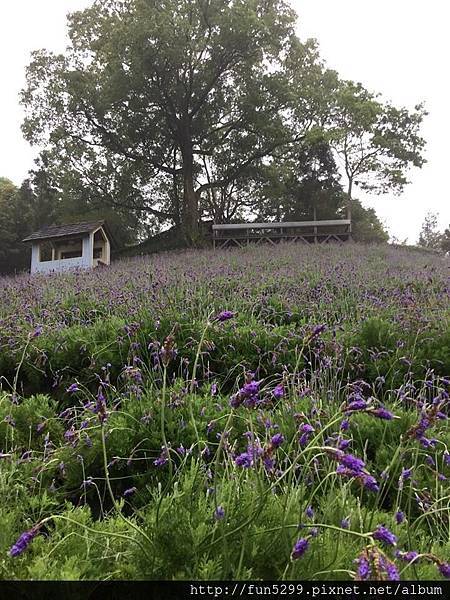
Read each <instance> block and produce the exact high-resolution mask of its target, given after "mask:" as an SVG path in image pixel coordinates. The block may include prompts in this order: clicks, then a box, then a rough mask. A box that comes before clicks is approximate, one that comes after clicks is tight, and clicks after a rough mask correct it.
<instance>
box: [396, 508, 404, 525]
mask: <svg viewBox="0 0 450 600" xmlns="http://www.w3.org/2000/svg"><path fill="white" fill-rule="evenodd" d="M404 520H405V513H404V512H402V511H401V510H398V511H397V512H396V513H395V521H396V523H397V525H400V523H403V521H404Z"/></svg>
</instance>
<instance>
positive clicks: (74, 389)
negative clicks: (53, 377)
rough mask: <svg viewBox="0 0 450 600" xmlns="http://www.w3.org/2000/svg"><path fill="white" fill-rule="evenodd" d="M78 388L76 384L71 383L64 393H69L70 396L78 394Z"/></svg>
mask: <svg viewBox="0 0 450 600" xmlns="http://www.w3.org/2000/svg"><path fill="white" fill-rule="evenodd" d="M79 391H80V388H79V387H78V384H77V383H72V384H71V385H69V387H68V388H67V390H66V392H69V393H70V394H73V393H75V392H79Z"/></svg>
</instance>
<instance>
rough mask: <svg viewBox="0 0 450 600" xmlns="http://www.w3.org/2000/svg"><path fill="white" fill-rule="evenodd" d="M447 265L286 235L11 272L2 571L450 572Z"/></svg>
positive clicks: (0, 439)
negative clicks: (272, 243) (265, 241)
mask: <svg viewBox="0 0 450 600" xmlns="http://www.w3.org/2000/svg"><path fill="white" fill-rule="evenodd" d="M448 267H449V263H448V261H446V259H444V258H442V257H441V256H438V255H434V254H429V253H420V252H413V251H410V250H406V249H398V248H393V247H388V246H385V247H364V246H359V245H356V244H354V245H348V246H340V247H339V246H336V247H335V246H328V247H320V246H319V247H307V248H305V247H303V246H301V245H280V246H278V247H276V248H274V247H249V248H246V249H243V250H233V251H219V252H213V251H209V250H208V251H207V250H205V251H188V252H182V253H179V254H177V253H172V254H167V255H162V254H161V255H158V256H152V257H142V258H136V259H130V260H124V261H119V262H116V263H115V264H114V265H112V266H111V267H108V268H104V269H97V270H95V271H92V272H77V273H69V274H64V275H50V276H33V277H29V276H26V275H23V276H18V277H16V278H3V279H1V280H0V345H1V352H0V373H1V381H2V384H1V393H0V578H1V579H11V578H12V579H111V578H112V579H188V578H193V579H222V578H230V579H248V578H255V579H277V580H278V579H280V580H281V579H285V580H289V579H300V580H303V579H316V580H317V579H318V580H324V579H330V580H336V579H342V580H350V579H356V580H365V579H370V580H376V579H378V580H389V579H399V578H400V579H439V578H442V577H444V578H445V577H446V578H448V577H450V486H449V483H448V481H449V478H450V430H449V426H448V416H449V413H450V411H449V405H450V403H449V391H450V389H449V388H450V328H449V323H450V310H449V307H450V304H449V291H450V287H449V280H448Z"/></svg>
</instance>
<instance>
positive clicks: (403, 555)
mask: <svg viewBox="0 0 450 600" xmlns="http://www.w3.org/2000/svg"><path fill="white" fill-rule="evenodd" d="M395 556H396V557H397V558H399V559H400V560H403V561H405V562H412V561H414V562H416V558H417V557H418V556H419V553H418V552H416V551H415V550H410V551H409V552H400V551H399V550H397V552H396V553H395Z"/></svg>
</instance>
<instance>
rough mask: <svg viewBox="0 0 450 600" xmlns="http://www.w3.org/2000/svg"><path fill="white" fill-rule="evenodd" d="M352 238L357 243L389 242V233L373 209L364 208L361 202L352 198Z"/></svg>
mask: <svg viewBox="0 0 450 600" xmlns="http://www.w3.org/2000/svg"><path fill="white" fill-rule="evenodd" d="M351 211H352V237H353V239H354V240H355V241H356V242H364V243H367V244H383V243H386V242H388V240H389V233H388V232H387V231H386V229H385V227H384V225H383V223H382V222H381V221H380V219H379V218H378V216H377V214H376V212H375V210H374V209H373V208H364V206H363V205H362V204H361V202H360V201H359V200H357V199H356V198H352V201H351Z"/></svg>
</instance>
